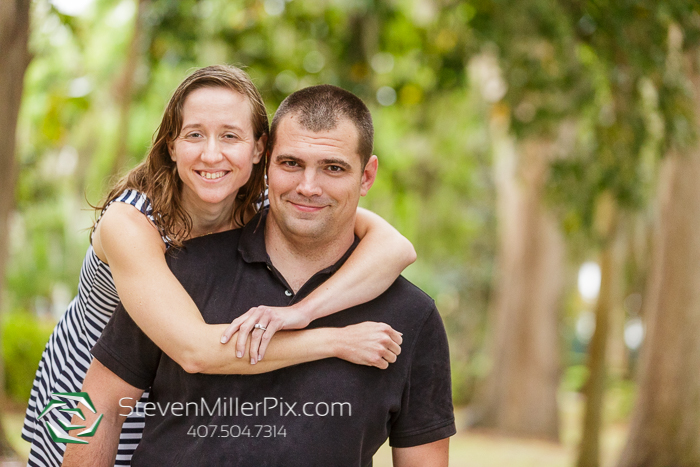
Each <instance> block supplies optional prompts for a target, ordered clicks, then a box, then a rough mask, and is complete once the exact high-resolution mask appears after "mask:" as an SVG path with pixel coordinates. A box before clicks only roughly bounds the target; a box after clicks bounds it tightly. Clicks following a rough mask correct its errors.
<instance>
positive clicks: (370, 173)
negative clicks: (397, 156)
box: [360, 156, 379, 196]
mask: <svg viewBox="0 0 700 467" xmlns="http://www.w3.org/2000/svg"><path fill="white" fill-rule="evenodd" d="M378 166H379V160H378V159H377V156H372V157H370V158H369V160H368V161H367V165H365V170H364V171H363V172H362V182H361V185H360V196H365V195H366V194H367V192H368V191H369V189H370V188H372V185H374V180H375V179H376V178H377V167H378Z"/></svg>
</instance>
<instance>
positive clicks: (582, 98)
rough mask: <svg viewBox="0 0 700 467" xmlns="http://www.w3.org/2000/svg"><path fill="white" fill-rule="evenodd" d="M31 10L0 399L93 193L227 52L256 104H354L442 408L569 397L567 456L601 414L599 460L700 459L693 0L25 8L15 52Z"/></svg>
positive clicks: (7, 115) (76, 261)
mask: <svg viewBox="0 0 700 467" xmlns="http://www.w3.org/2000/svg"><path fill="white" fill-rule="evenodd" d="M15 5H16V7H15ZM28 6H29V2H28V1H27V2H22V1H19V0H17V1H8V2H3V3H2V6H1V7H0V16H1V18H2V28H1V29H0V38H1V40H2V42H0V45H1V47H2V49H0V84H2V85H1V86H0V89H2V91H0V92H1V93H2V96H4V97H0V99H2V101H0V105H1V106H2V109H1V111H0V115H2V118H3V119H10V120H11V119H12V115H13V113H12V108H13V107H12V106H13V105H14V106H15V111H14V112H15V113H14V114H15V115H16V112H17V106H18V105H19V102H20V101H19V96H20V95H21V111H20V114H19V121H18V125H17V131H16V136H17V144H16V151H14V153H15V157H14V162H12V163H13V164H15V165H16V167H17V168H18V170H16V171H15V172H12V170H11V169H9V168H8V169H5V167H6V166H5V165H3V166H2V170H0V176H2V177H4V178H3V179H2V185H1V187H0V189H2V200H1V201H0V208H2V209H0V211H1V212H0V215H1V216H0V258H3V255H2V254H1V253H3V252H4V251H5V250H7V252H8V253H7V258H8V260H7V263H6V264H7V265H6V267H5V269H4V271H5V279H4V289H3V290H4V293H3V295H2V301H0V307H1V310H2V313H3V316H4V317H3V323H4V324H3V330H4V341H3V351H4V360H5V364H6V369H7V372H6V373H7V375H6V378H5V383H4V384H5V388H6V390H7V391H8V396H9V397H10V399H11V400H14V401H16V403H17V404H18V405H20V406H21V404H22V403H24V402H25V401H26V399H27V398H28V394H29V389H30V387H31V380H32V377H33V371H34V368H35V367H36V364H37V362H38V359H39V355H40V353H41V349H42V348H43V344H44V342H45V341H46V339H47V333H48V332H50V329H51V327H52V325H53V323H55V321H56V320H57V319H58V317H59V316H60V314H61V313H62V312H63V311H64V310H65V307H66V306H67V304H68V302H69V301H70V300H71V298H72V296H73V294H74V293H75V292H76V290H75V289H76V287H77V279H78V271H79V269H80V265H81V261H82V258H83V255H84V251H85V249H86V247H87V243H88V233H87V230H84V229H86V228H88V227H89V226H90V225H91V221H92V220H93V219H94V213H92V212H91V210H90V209H89V203H92V204H95V203H97V202H99V201H100V199H101V197H102V196H104V195H105V194H106V193H107V191H108V190H109V187H110V183H111V182H112V181H114V180H115V177H117V176H118V175H119V174H122V173H124V171H126V170H128V169H129V168H130V167H132V166H133V165H134V164H135V163H136V162H137V161H139V160H140V159H141V158H142V157H143V156H144V154H145V153H146V150H147V148H148V145H149V143H150V139H151V136H152V134H153V132H154V131H155V130H156V125H157V124H158V122H159V118H160V115H161V112H162V109H163V107H164V105H165V103H166V101H167V100H168V98H169V96H170V93H171V92H172V90H173V89H174V88H175V86H176V85H177V84H178V83H179V82H180V81H181V80H182V78H183V77H184V76H185V75H186V74H187V72H188V71H190V70H192V69H193V68H194V67H199V66H205V65H209V64H213V63H232V64H236V65H240V66H245V67H246V70H247V71H248V73H249V74H250V75H251V76H252V77H253V79H254V81H255V83H256V84H257V85H258V87H259V88H260V90H261V92H262V94H263V97H264V98H265V100H266V103H267V106H268V111H269V112H270V114H272V113H273V112H274V110H275V109H276V107H277V105H278V104H279V102H281V100H282V99H283V98H284V97H285V96H286V95H287V94H289V93H290V92H293V91H294V90H296V89H299V88H301V87H304V86H308V85H313V84H318V83H332V84H336V85H338V86H341V87H344V88H346V89H349V90H351V91H353V92H355V93H356V94H358V95H359V96H360V97H362V98H363V99H364V100H365V101H366V102H367V103H368V105H369V106H370V108H371V110H372V113H373V117H374V120H375V127H376V144H375V153H376V154H377V155H378V156H379V160H380V171H379V177H378V181H377V183H376V184H375V186H374V188H373V189H372V190H371V192H370V195H369V196H368V197H367V198H366V199H365V201H364V203H365V206H366V207H368V208H370V209H372V210H374V211H376V212H377V213H379V214H381V215H382V216H383V217H385V218H386V219H387V220H389V221H390V222H392V223H393V224H394V225H395V226H396V227H397V228H398V229H399V230H401V231H402V232H403V233H404V234H405V235H406V236H408V238H409V239H411V240H412V241H413V243H414V244H415V245H416V248H417V250H418V253H419V260H418V262H417V263H416V264H415V265H414V266H412V267H411V268H409V269H408V270H407V271H406V275H407V276H408V277H409V278H410V279H411V280H413V281H414V282H416V283H417V284H418V285H419V286H421V287H422V288H423V289H424V290H426V291H427V292H428V293H430V294H431V295H432V296H433V297H434V298H435V299H436V301H437V304H438V307H439V309H440V311H441V313H442V316H443V319H444V321H445V324H446V327H447V330H448V335H449V338H450V343H451V352H452V368H453V382H454V398H455V403H456V405H458V406H459V407H467V409H466V411H465V415H464V418H463V420H464V422H463V424H464V425H468V426H469V427H481V428H482V429H487V430H489V431H488V432H489V433H491V432H496V433H501V434H508V435H511V436H521V437H534V438H540V439H541V438H544V439H548V440H552V441H555V442H556V441H558V440H562V438H564V439H563V441H564V442H568V441H567V439H568V437H567V435H566V433H564V435H562V430H563V428H562V423H561V420H562V413H563V411H565V409H564V408H563V407H562V406H561V401H562V400H565V399H566V397H564V396H562V395H563V394H572V393H575V394H580V395H581V399H582V401H583V404H584V405H585V408H584V409H582V410H583V415H582V416H581V417H580V428H579V431H578V432H579V433H580V435H577V437H576V441H575V442H576V443H577V445H578V446H579V449H578V465H579V466H581V467H584V466H597V465H599V464H600V461H601V441H600V433H601V430H602V428H603V427H604V426H605V425H606V423H609V421H610V420H611V419H613V418H614V417H615V416H618V415H612V414H619V418H620V419H622V420H627V418H628V417H631V422H630V425H629V427H630V428H629V437H628V438H627V444H626V447H625V449H624V452H623V453H622V455H621V456H620V458H619V459H620V461H619V462H620V463H619V465H620V467H626V466H635V465H645V466H657V465H658V466H662V465H699V464H700V407H697V404H699V403H700V402H699V401H700V376H698V375H700V374H699V373H698V372H697V371H696V368H697V367H698V364H699V363H700V339H697V338H696V337H695V336H696V335H698V334H699V333H700V311H699V310H700V303H698V302H700V271H699V270H698V269H697V268H698V267H700V266H698V265H700V244H699V243H698V242H699V241H700V240H697V238H700V237H698V236H697V235H695V233H696V232H697V231H698V228H697V227H698V223H699V222H700V218H698V216H700V192H698V190H699V189H700V188H698V187H700V184H698V182H697V180H698V174H699V171H700V165H698V164H699V163H700V162H698V160H696V159H698V157H700V149H699V148H700V145H698V139H697V138H698V134H697V133H698V132H697V129H698V124H699V123H700V120H698V118H699V117H698V115H700V113H699V112H700V47H699V42H698V41H700V6H698V4H697V2H694V1H691V0H674V1H670V0H669V1H653V0H636V1H632V0H622V1H616V2H610V1H587V0H575V1H553V0H519V1H517V2H502V1H497V0H473V1H456V0H393V1H388V2H379V1H373V0H354V1H349V2H338V1H332V0H324V1H318V2H301V1H298V0H295V1H287V0H264V1H252V0H240V1H236V2H231V1H226V0H183V1H180V2H171V1H166V0H35V1H33V2H31V15H30V17H31V28H30V31H31V34H30V35H29V44H28V47H27V46H26V45H22V43H21V42H22V41H21V39H22V37H23V36H22V34H21V33H20V31H21V30H22V27H23V26H24V28H25V30H26V22H23V20H22V18H23V17H22V15H20V14H18V13H16V12H15V11H14V10H13V8H20V7H24V9H25V10H26V9H27V8H28ZM11 10H12V11H11ZM17 11H19V10H17ZM6 18H9V19H6ZM12 47H18V48H17V50H18V52H13V53H10V51H11V50H15V49H12ZM6 51H7V52H6ZM30 56H31V57H33V59H32V61H31V63H30V64H29V67H28V68H27V71H26V77H25V78H24V91H23V92H22V89H21V83H22V80H21V74H22V73H20V71H23V70H24V68H22V67H23V66H26V65H27V63H29V57H30ZM11 60H15V62H11ZM15 63H16V64H15ZM9 76H14V77H15V78H14V79H15V81H14V83H15V84H9V83H11V81H7V80H10V78H9ZM17 77H19V78H17ZM17 79H19V81H16V80H17ZM5 83H8V84H5ZM6 109H7V110H6ZM3 121H4V120H3ZM6 123H7V125H8V128H13V127H14V124H13V122H12V121H8V122H6ZM14 135H15V132H14V131H11V135H10V136H11V137H10V138H9V139H8V140H7V141H6V144H4V145H3V148H2V149H0V151H3V152H2V154H3V156H2V158H0V163H2V164H10V165H7V167H11V161H12V159H11V157H9V155H10V154H11V152H12V151H11V150H12V148H13V146H14V144H11V143H12V141H11V140H12V138H13V137H14ZM5 154H7V155H8V156H6V155H5ZM13 173H14V174H16V176H13V175H12V174H13ZM13 180H16V186H14V187H13ZM5 219H9V221H5ZM4 238H8V239H9V240H8V241H7V247H3V242H4V240H3V239H4ZM2 278H3V268H2V261H0V280H1V279H2ZM640 352H641V355H640ZM637 392H638V397H637V398H636V399H635V395H636V394H637ZM606 394H608V395H611V396H612V400H614V401H616V402H615V403H616V404H617V405H615V406H614V407H613V406H612V405H611V404H612V403H611V402H609V401H608V402H606V397H605V395H606ZM635 400H636V403H635V402H634V401H635ZM611 407H613V408H611ZM632 407H634V409H632ZM460 420H462V419H460ZM577 420H578V419H577ZM616 457H617V456H616Z"/></svg>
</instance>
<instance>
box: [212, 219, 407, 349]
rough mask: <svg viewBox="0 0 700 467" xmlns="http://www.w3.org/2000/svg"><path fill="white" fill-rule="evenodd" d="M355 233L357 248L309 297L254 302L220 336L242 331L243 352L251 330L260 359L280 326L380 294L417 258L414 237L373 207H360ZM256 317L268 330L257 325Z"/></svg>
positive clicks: (238, 345)
mask: <svg viewBox="0 0 700 467" xmlns="http://www.w3.org/2000/svg"><path fill="white" fill-rule="evenodd" d="M355 234H356V235H357V236H358V237H359V238H360V239H361V241H360V243H359V244H358V245H357V248H356V249H355V251H353V253H352V254H351V255H350V257H349V258H348V260H347V261H346V262H345V264H343V266H342V267H341V268H340V269H339V270H338V271H337V272H336V273H335V274H333V276H331V277H330V278H329V279H328V280H327V281H326V282H324V283H323V284H322V285H321V286H319V287H318V288H317V289H316V290H314V291H313V292H312V293H311V294H309V296H308V297H306V298H304V299H303V300H302V301H300V302H299V303H297V304H295V305H292V306H290V307H283V308H280V307H268V306H259V307H255V308H251V309H250V310H249V311H248V312H246V313H244V314H243V315H241V316H240V317H238V318H236V319H235V320H234V321H233V322H232V323H231V325H230V326H229V327H228V328H227V329H226V332H225V333H224V334H223V336H222V337H221V342H223V343H226V342H228V341H229V339H230V338H231V336H232V335H233V333H234V332H237V331H238V339H237V340H236V350H237V354H238V355H240V354H242V352H243V351H244V348H245V344H246V340H247V338H248V335H249V334H250V335H252V340H251V346H250V347H251V349H253V350H254V351H255V350H257V352H258V360H260V359H262V357H263V356H264V355H265V349H266V348H267V345H268V343H269V342H270V339H271V338H272V336H273V335H274V334H275V332H277V331H278V330H280V329H302V328H304V327H306V326H307V325H308V324H309V323H310V322H311V321H313V320H315V319H318V318H321V317H323V316H328V315H330V314H333V313H336V312H338V311H340V310H344V309H346V308H350V307H353V306H356V305H360V304H362V303H366V302H369V301H370V300H373V299H375V298H377V297H378V296H379V295H381V294H382V293H383V292H384V291H385V290H386V289H388V288H389V287H390V286H391V284H393V283H394V281H395V280H396V278H397V277H398V276H399V274H401V272H402V271H403V270H404V269H405V268H406V267H407V266H408V265H410V264H411V263H413V262H414V261H415V260H416V251H415V250H414V249H413V245H412V244H411V242H409V241H408V239H406V238H405V237H404V236H403V235H401V234H400V233H399V232H398V231H397V230H396V229H395V228H394V227H392V226H391V224H389V223H388V222H386V221H385V220H384V219H382V218H381V217H380V216H378V215H376V214H374V213H372V212H371V211H368V210H366V209H362V208H357V217H356V220H355ZM257 323H259V324H260V325H262V326H263V327H265V330H264V331H263V330H261V329H253V326H255V324H257ZM251 331H253V332H252V333H251ZM253 355H255V353H254V352H253Z"/></svg>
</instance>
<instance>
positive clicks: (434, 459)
mask: <svg viewBox="0 0 700 467" xmlns="http://www.w3.org/2000/svg"><path fill="white" fill-rule="evenodd" d="M391 455H392V458H393V460H394V467H447V464H448V462H449V460H450V438H445V439H441V440H439V441H435V442H432V443H428V444H421V445H420V446H413V447H410V448H392V449H391Z"/></svg>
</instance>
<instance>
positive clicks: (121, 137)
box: [112, 0, 149, 176]
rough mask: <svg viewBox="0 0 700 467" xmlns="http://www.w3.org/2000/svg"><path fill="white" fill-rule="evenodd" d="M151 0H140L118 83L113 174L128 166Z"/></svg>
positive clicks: (117, 174) (117, 173) (116, 174)
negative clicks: (138, 78) (133, 108)
mask: <svg viewBox="0 0 700 467" xmlns="http://www.w3.org/2000/svg"><path fill="white" fill-rule="evenodd" d="M148 2H149V0H138V9H137V11H136V17H135V19H134V33H133V35H132V36H131V43H130V44H129V50H128V52H127V54H128V55H127V56H126V62H125V63H124V69H123V71H122V75H121V78H120V79H119V81H118V83H117V89H116V98H117V101H118V104H119V129H118V131H117V149H116V155H115V157H114V164H113V166H112V175H115V176H119V175H120V173H121V171H122V170H123V169H124V167H125V166H126V162H127V159H128V157H127V156H128V154H127V153H128V151H129V147H128V146H129V119H130V116H131V102H132V100H133V98H134V82H135V81H136V71H137V68H138V64H139V58H140V57H141V55H142V54H141V48H142V42H143V21H144V15H145V11H146V6H147V4H148Z"/></svg>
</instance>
